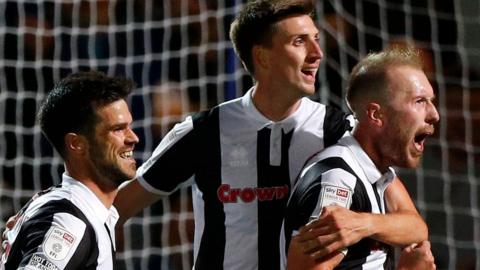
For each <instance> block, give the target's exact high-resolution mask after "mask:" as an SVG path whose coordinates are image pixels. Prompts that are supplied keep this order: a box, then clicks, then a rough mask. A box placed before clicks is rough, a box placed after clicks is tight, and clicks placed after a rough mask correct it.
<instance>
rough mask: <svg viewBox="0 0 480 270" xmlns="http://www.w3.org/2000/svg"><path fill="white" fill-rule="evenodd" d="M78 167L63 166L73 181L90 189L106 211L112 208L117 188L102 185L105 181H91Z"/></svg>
mask: <svg viewBox="0 0 480 270" xmlns="http://www.w3.org/2000/svg"><path fill="white" fill-rule="evenodd" d="M79 167H80V166H68V164H67V163H66V164H65V168H66V172H67V173H68V175H70V176H71V177H72V178H74V179H75V180H77V181H79V182H81V183H82V184H84V185H85V186H86V187H87V188H88V189H90V190H91V191H92V192H93V193H94V194H95V196H97V198H98V199H99V200H100V201H101V202H102V204H103V205H105V207H106V208H107V209H109V208H110V207H112V204H113V200H114V199H115V196H116V195H117V192H118V189H117V187H113V186H112V185H107V184H105V185H102V184H101V183H105V181H102V180H98V179H93V178H92V177H91V176H89V175H88V173H85V172H86V171H87V170H86V169H85V170H82V169H81V168H79ZM75 168H77V169H75Z"/></svg>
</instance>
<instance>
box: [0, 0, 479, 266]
mask: <svg viewBox="0 0 480 270" xmlns="http://www.w3.org/2000/svg"><path fill="white" fill-rule="evenodd" d="M244 2H245V1H239V0H232V1H212V0H163V1H155V0H143V1H138V0H136V1H133V0H132V1H99V0H88V1H80V0H63V1H60V0H38V1H37V0H4V1H0V216H1V220H2V221H1V223H0V226H4V225H5V221H6V219H7V218H8V217H9V216H10V215H12V214H13V213H15V212H16V211H18V210H19V209H20V207H21V206H22V205H23V203H25V201H26V200H28V199H29V198H30V197H31V196H32V194H34V193H35V192H36V191H39V190H41V189H44V188H46V187H48V186H51V185H53V184H58V183H59V182H60V177H61V173H62V172H63V165H62V161H61V159H60V157H59V156H58V155H57V154H56V153H54V152H53V150H52V149H51V147H50V146H49V144H48V143H47V142H46V140H45V139H44V138H43V137H42V136H41V134H40V129H39V127H38V126H37V125H36V124H35V121H34V119H35V113H36V110H37V109H38V106H39V104H40V102H41V100H42V99H43V97H44V96H45V94H46V93H47V92H48V91H49V90H50V89H51V88H52V86H53V84H54V82H56V81H58V80H60V79H61V78H63V77H64V76H66V75H67V74H69V73H71V72H76V71H80V70H88V69H95V70H100V71H103V72H105V73H107V74H109V75H124V76H127V77H129V78H132V79H133V80H134V81H135V83H136V86H137V88H136V90H135V91H134V94H133V95H132V96H131V97H130V98H129V102H130V105H131V108H132V113H133V116H134V119H135V122H134V130H135V132H136V133H137V134H138V135H139V137H140V140H141V142H140V143H139V145H138V146H137V148H136V151H135V158H136V159H137V161H138V162H139V163H142V162H143V161H145V160H146V159H147V158H148V157H149V156H150V154H151V153H152V151H153V149H154V148H155V146H156V145H157V144H158V142H159V141H160V140H161V138H162V136H164V135H165V134H166V132H167V131H168V130H169V129H170V128H171V127H172V126H173V124H174V123H177V122H179V121H181V120H182V119H184V118H185V117H186V116H187V115H190V114H192V113H194V112H196V111H199V110H204V109H207V108H210V107H212V106H214V105H216V104H218V103H220V102H223V101H226V100H230V99H233V98H236V97H239V96H241V95H242V94H243V93H245V92H246V90H247V89H248V88H249V87H250V86H251V85H252V81H251V79H250V78H249V76H248V75H247V73H246V72H245V71H244V70H243V69H242V66H241V64H240V63H239V62H238V60H237V58H236V56H235V54H234V51H233V48H232V45H231V43H230V41H229V38H228V31H229V24H230V22H231V21H232V20H233V18H234V16H235V14H237V13H238V11H239V10H240V8H241V7H242V5H243V4H244ZM315 3H316V8H317V14H316V16H317V18H316V20H317V22H318V25H319V27H320V29H321V33H322V34H321V47H322V49H323V50H324V53H325V57H324V59H323V64H322V66H321V68H320V71H319V75H318V83H317V84H318V92H317V94H316V95H315V96H313V97H312V98H313V99H316V100H319V101H321V102H323V103H326V104H332V105H335V106H338V107H341V108H343V109H346V107H345V105H344V104H343V102H342V96H343V94H344V93H343V92H344V89H345V79H346V78H347V76H348V73H349V71H350V70H351V68H352V67H353V65H354V64H355V63H356V62H357V61H358V59H359V58H360V57H362V56H364V55H366V54H367V53H368V52H371V51H378V50H380V49H382V48H385V47H387V46H393V45H396V46H404V45H410V46H415V47H417V48H418V49H419V50H421V51H422V57H423V59H424V62H425V67H426V72H427V74H428V76H429V78H430V79H431V82H432V84H433V85H434V88H435V90H436V96H437V99H436V102H437V106H438V109H439V112H440V115H441V120H440V123H439V125H438V128H437V133H436V134H437V135H436V137H435V138H434V139H432V140H430V141H429V143H428V145H427V147H426V152H425V157H424V160H423V162H422V165H421V167H420V168H418V169H416V170H400V171H399V174H400V176H401V178H402V179H403V180H404V183H405V184H406V186H407V188H408V190H409V192H410V194H411V196H412V198H413V199H414V201H415V202H416V205H417V207H418V209H419V211H420V213H421V214H422V216H423V217H424V218H425V220H426V221H427V223H428V226H429V230H430V240H431V242H432V251H433V253H434V256H435V259H436V264H437V267H438V268H439V269H480V213H479V205H480V185H479V183H480V180H479V177H480V168H479V167H480V166H479V164H480V148H479V147H480V129H479V126H480V77H479V73H478V69H479V68H480V66H479V63H480V50H479V49H478V48H480V46H479V45H480V32H479V31H480V27H479V26H480V21H479V20H480V19H479V18H480V17H479V15H480V4H479V3H477V1H456V0H442V1H434V0H415V1H414V0H402V1H399V0H362V1H351V0H344V1H340V0H324V1H316V2H315ZM190 196H191V194H190V190H189V189H182V190H180V191H178V192H176V193H175V194H174V195H172V196H170V197H169V198H165V199H163V200H162V201H160V202H158V203H156V204H155V205H153V206H152V207H149V208H148V209H145V210H144V211H143V213H142V214H141V215H139V216H137V217H134V218H132V219H131V220H129V221H128V222H127V224H126V225H125V232H124V235H123V236H121V237H119V239H118V240H119V241H118V242H119V243H118V249H119V253H118V256H117V258H118V265H117V267H116V269H191V268H192V265H193V259H192V257H193V255H192V253H193V245H192V241H193V226H194V224H193V214H192V207H191V198H190ZM132 203H135V202H132Z"/></svg>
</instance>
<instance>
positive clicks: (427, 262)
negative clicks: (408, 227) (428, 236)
mask: <svg viewBox="0 0 480 270" xmlns="http://www.w3.org/2000/svg"><path fill="white" fill-rule="evenodd" d="M417 269H418V270H435V269H436V266H435V259H434V258H433V254H432V251H431V250H430V242H428V241H423V242H421V243H420V244H418V245H411V246H408V247H406V248H404V249H403V250H402V254H401V256H400V259H399V261H398V266H397V270H417Z"/></svg>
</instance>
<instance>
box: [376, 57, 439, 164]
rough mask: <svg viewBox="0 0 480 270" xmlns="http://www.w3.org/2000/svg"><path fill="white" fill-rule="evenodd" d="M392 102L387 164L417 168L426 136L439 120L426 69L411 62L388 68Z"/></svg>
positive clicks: (384, 137)
mask: <svg viewBox="0 0 480 270" xmlns="http://www.w3.org/2000/svg"><path fill="white" fill-rule="evenodd" d="M387 76H388V80H389V84H388V88H389V90H388V96H389V98H390V99H389V100H388V101H387V103H389V104H388V105H387V106H386V110H385V111H384V112H385V115H384V116H385V117H384V118H383V119H384V126H383V127H382V128H383V133H382V141H381V142H379V143H381V145H379V149H381V151H382V152H383V154H382V156H383V158H381V160H382V162H384V163H389V164H384V165H387V166H392V165H393V166H399V167H404V168H415V167H417V166H418V164H419V162H420V157H421V156H422V154H423V150H424V147H425V139H426V138H427V137H428V136H431V135H432V134H433V132H434V126H433V124H435V123H437V122H438V120H439V115H438V112H437V110H436V108H435V105H434V104H433V99H434V93H433V89H432V86H431V85H430V83H429V81H428V79H427V77H426V76H425V74H424V72H423V71H421V70H419V69H417V68H413V67H410V66H399V67H393V68H390V70H388V71H387Z"/></svg>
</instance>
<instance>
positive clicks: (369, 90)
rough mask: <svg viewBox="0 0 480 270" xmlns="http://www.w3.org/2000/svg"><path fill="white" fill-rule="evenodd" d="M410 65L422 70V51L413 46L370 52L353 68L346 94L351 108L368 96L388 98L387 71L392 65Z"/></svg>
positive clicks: (354, 107)
mask: <svg viewBox="0 0 480 270" xmlns="http://www.w3.org/2000/svg"><path fill="white" fill-rule="evenodd" d="M398 66H410V67H413V68H417V69H420V70H422V69H423V64H422V61H421V58H420V52H419V51H418V50H416V49H414V48H412V47H396V46H394V47H390V48H387V49H385V50H383V51H381V52H377V53H370V54H368V55H367V56H366V57H365V58H363V59H361V60H360V61H359V62H358V63H357V65H355V67H354V68H353V69H352V72H351V73H350V76H349V78H348V83H347V89H346V96H345V99H346V101H347V104H348V106H349V107H350V110H352V111H353V112H354V113H355V112H356V110H357V109H358V108H357V105H358V104H359V103H360V102H362V101H365V99H367V98H375V99H377V100H378V101H386V100H387V99H388V91H386V90H387V88H388V76H387V71H388V69H389V68H391V67H398Z"/></svg>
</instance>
